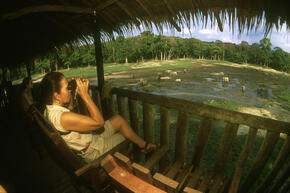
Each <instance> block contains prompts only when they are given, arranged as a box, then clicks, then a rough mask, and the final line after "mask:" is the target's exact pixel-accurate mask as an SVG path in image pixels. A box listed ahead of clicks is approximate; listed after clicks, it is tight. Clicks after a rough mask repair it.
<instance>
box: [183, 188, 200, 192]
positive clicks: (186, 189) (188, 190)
mask: <svg viewBox="0 0 290 193" xmlns="http://www.w3.org/2000/svg"><path fill="white" fill-rule="evenodd" d="M183 193H202V192H200V191H198V190H195V189H192V188H189V187H185V188H184V189H183Z"/></svg>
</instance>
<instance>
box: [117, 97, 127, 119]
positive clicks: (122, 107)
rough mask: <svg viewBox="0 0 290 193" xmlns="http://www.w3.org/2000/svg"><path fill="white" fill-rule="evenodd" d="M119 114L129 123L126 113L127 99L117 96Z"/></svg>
mask: <svg viewBox="0 0 290 193" xmlns="http://www.w3.org/2000/svg"><path fill="white" fill-rule="evenodd" d="M117 103H118V112H119V114H120V115H121V116H122V117H123V118H124V119H125V120H127V121H128V115H127V111H126V98H125V97H122V96H117Z"/></svg>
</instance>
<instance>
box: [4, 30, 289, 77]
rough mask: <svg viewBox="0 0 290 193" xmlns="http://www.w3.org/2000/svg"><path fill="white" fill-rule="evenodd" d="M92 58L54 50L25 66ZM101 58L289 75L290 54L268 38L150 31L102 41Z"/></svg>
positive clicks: (57, 65)
mask: <svg viewBox="0 0 290 193" xmlns="http://www.w3.org/2000/svg"><path fill="white" fill-rule="evenodd" d="M94 55H95V49H94V45H83V46H80V47H68V46H66V47H63V48H61V49H57V48H55V49H54V50H53V51H52V52H51V53H50V54H49V55H47V56H46V57H43V58H36V59H34V60H33V61H32V62H31V63H30V64H27V65H26V68H29V69H30V71H31V74H34V73H44V72H48V71H51V70H60V69H67V68H76V67H84V66H92V65H93V66H94V65H95V56H94ZM103 58H104V63H119V64H123V63H139V62H143V61H145V60H159V61H160V60H161V61H163V60H171V59H178V58H201V59H210V60H221V61H229V62H234V63H250V64H256V65H260V66H264V67H270V68H274V69H276V70H280V71H285V72H290V54H289V53H287V52H285V51H283V50H282V49H281V48H279V47H275V48H274V49H272V43H271V42H270V40H269V39H268V38H264V39H261V40H260V42H259V43H254V44H252V45H249V44H248V42H246V41H242V42H241V44H239V45H236V44H232V43H225V42H222V41H219V40H217V41H215V42H203V41H200V40H198V39H195V38H180V37H172V36H163V35H154V34H153V33H152V32H150V31H145V32H142V33H141V34H140V35H138V36H134V37H129V38H124V37H120V36H119V37H117V38H116V40H114V41H108V42H104V43H103ZM6 72H8V73H6ZM0 74H1V76H2V77H3V78H2V80H4V78H6V77H8V78H6V79H8V80H15V79H19V78H22V77H24V76H26V69H25V67H19V68H13V69H7V68H4V69H2V70H1V71H0ZM7 74H8V75H7ZM5 75H6V76H5Z"/></svg>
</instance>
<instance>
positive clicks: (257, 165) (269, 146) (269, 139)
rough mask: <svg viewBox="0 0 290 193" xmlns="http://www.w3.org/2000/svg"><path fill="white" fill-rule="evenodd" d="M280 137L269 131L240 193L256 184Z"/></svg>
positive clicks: (278, 134)
mask: <svg viewBox="0 0 290 193" xmlns="http://www.w3.org/2000/svg"><path fill="white" fill-rule="evenodd" d="M279 137H280V133H277V132H271V131H268V132H267V134H266V138H265V139H264V142H263V144H262V146H261V148H260V150H259V152H258V154H257V156H256V159H255V161H254V163H253V165H252V168H251V170H250V172H249V174H248V176H247V177H246V179H245V182H244V183H243V185H242V186H241V189H240V191H239V192H240V193H244V192H247V191H248V190H249V188H250V187H251V186H252V185H253V184H254V183H255V181H256V179H257V178H258V176H259V175H260V173H261V171H262V169H263V168H264V166H265V164H266V162H267V160H268V158H269V156H270V154H271V152H272V151H273V149H274V146H275V144H276V142H277V141H278V139H279Z"/></svg>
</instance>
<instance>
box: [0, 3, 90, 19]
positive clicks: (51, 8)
mask: <svg viewBox="0 0 290 193" xmlns="http://www.w3.org/2000/svg"><path fill="white" fill-rule="evenodd" d="M47 12H59V13H72V14H93V9H91V8H81V7H74V6H63V5H40V6H32V7H25V8H23V9H19V10H17V11H15V12H12V13H7V14H3V15H1V16H0V20H12V19H16V18H18V17H21V16H24V15H28V14H32V13H47Z"/></svg>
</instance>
